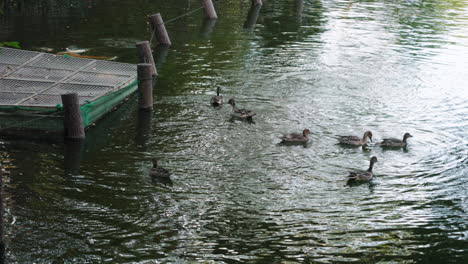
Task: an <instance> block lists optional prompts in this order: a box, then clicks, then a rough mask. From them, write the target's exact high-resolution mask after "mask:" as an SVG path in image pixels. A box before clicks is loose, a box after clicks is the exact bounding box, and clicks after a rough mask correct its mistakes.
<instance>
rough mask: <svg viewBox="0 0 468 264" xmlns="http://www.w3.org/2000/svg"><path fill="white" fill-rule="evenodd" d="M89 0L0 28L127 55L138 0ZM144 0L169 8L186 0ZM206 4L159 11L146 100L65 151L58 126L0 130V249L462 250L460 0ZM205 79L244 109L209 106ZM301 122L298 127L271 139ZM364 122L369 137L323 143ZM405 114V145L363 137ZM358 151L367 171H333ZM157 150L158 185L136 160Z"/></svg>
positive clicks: (464, 111) (116, 258) (379, 255)
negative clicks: (145, 111)
mask: <svg viewBox="0 0 468 264" xmlns="http://www.w3.org/2000/svg"><path fill="white" fill-rule="evenodd" d="M95 2H96V3H93V5H92V6H91V7H89V8H88V7H86V9H84V10H88V11H87V12H84V13H83V14H80V15H79V16H80V17H81V18H80V19H81V20H80V21H83V22H82V23H83V24H82V25H81V26H78V25H75V24H73V23H72V28H73V29H74V30H75V31H73V32H68V33H65V34H64V37H60V38H58V37H54V36H51V35H45V36H41V33H40V32H43V31H44V30H45V29H46V26H47V25H43V24H40V23H39V24H37V25H35V26H34V27H33V28H21V27H20V26H17V27H18V28H13V29H11V30H9V31H7V33H1V34H9V35H7V36H8V37H9V38H15V37H20V35H21V32H23V30H24V31H25V32H27V33H29V34H30V38H31V39H28V41H26V40H24V41H23V42H26V43H27V44H25V45H27V46H30V47H31V49H32V48H34V47H38V46H41V45H47V46H52V47H54V48H55V47H59V46H60V45H62V43H61V41H63V38H64V40H65V41H74V42H75V43H76V45H78V46H80V47H84V48H91V50H93V49H94V51H95V52H99V51H101V52H104V53H109V54H110V55H115V54H118V57H119V58H118V60H120V61H124V62H131V63H137V61H136V60H137V59H136V56H135V50H134V49H133V48H132V47H131V45H128V43H127V42H129V40H133V39H135V41H139V40H142V39H145V38H147V37H148V32H147V31H146V28H145V25H144V16H145V15H146V13H147V11H146V10H141V9H138V8H137V7H138V6H139V5H138V4H139V2H145V3H146V1H136V2H133V1H121V2H119V3H117V2H115V1H106V0H102V1H95ZM110 2H112V4H113V5H115V6H114V8H113V10H114V9H115V10H121V9H122V10H126V12H127V11H128V12H129V13H125V12H123V13H122V14H121V16H120V17H119V18H120V20H119V21H117V22H116V23H119V27H118V28H119V30H115V28H117V26H115V25H112V26H111V25H108V24H106V23H108V22H106V21H105V19H103V18H104V17H107V14H108V13H107V12H108V11H109V10H107V9H106V3H110ZM163 2H164V3H163ZM140 4H141V3H140ZM146 5H149V7H148V10H159V11H160V12H161V13H162V15H163V17H167V19H170V18H173V17H177V16H179V15H181V14H183V13H185V12H187V11H189V10H192V9H194V8H196V7H198V6H199V2H198V1H186V0H179V1H173V2H170V3H169V1H156V2H155V3H150V4H148V3H146ZM216 7H217V11H218V15H219V19H218V20H217V21H216V23H215V24H214V25H211V26H213V28H211V29H210V28H208V29H207V30H206V29H205V30H204V29H203V27H202V26H203V23H202V15H201V13H194V14H193V15H191V16H189V17H184V18H182V19H179V20H175V21H173V22H171V23H168V25H167V28H168V31H169V32H170V34H171V39H172V41H173V43H174V44H173V45H172V46H171V47H170V49H169V50H167V56H166V57H165V58H164V60H163V61H159V65H160V67H159V68H158V72H159V76H158V79H157V81H156V84H155V89H154V101H155V105H154V112H153V115H152V118H151V119H150V120H149V119H148V118H145V117H144V115H142V114H138V112H137V111H136V98H134V97H133V98H132V99H131V100H130V101H129V102H127V103H125V104H124V105H123V106H122V107H121V108H119V109H118V110H117V111H115V112H113V113H111V114H110V115H109V116H108V117H106V118H105V119H104V120H102V121H101V122H99V123H98V124H97V125H96V126H95V127H93V128H91V129H90V130H89V131H88V134H87V139H86V142H85V144H84V146H83V147H81V148H80V147H78V150H73V151H71V153H75V154H76V152H78V155H76V156H77V157H75V156H72V157H73V158H71V160H72V164H73V163H76V161H78V165H79V166H78V169H77V168H76V166H75V167H74V170H70V169H69V165H70V164H68V163H67V162H64V159H65V161H67V160H70V158H69V155H70V153H68V151H67V149H66V148H65V150H64V148H63V146H62V145H61V144H53V145H47V144H41V143H34V144H32V143H28V144H26V143H21V142H10V141H8V142H0V143H1V145H0V147H1V148H0V150H1V152H0V155H3V156H5V157H8V158H9V159H11V160H12V163H14V164H13V165H14V166H15V167H16V168H12V169H11V174H10V175H9V179H8V181H7V182H6V186H5V187H4V189H5V193H6V194H5V195H6V199H7V200H6V203H5V208H6V217H5V221H6V241H7V242H6V243H7V246H8V249H7V259H8V260H9V262H11V263H30V262H31V261H35V262H37V263H50V262H52V261H63V262H65V263H150V261H152V260H156V261H159V262H161V263H184V262H187V263H207V262H208V261H210V260H212V261H213V262H214V263H239V262H240V263H316V262H317V263H338V262H343V263H349V262H366V261H367V262H379V261H382V262H387V261H388V262H392V263H395V262H408V263H431V261H432V263H436V262H437V263H439V262H443V263H462V262H464V261H466V259H467V258H468V251H467V248H468V247H467V245H468V244H467V241H468V229H467V223H468V214H467V212H468V206H467V204H468V201H467V189H468V166H467V164H468V158H467V154H468V134H467V131H468V88H467V87H466V84H467V83H468V73H467V69H468V2H467V1H463V0H459V1H457V0H450V1H442V0H428V1H423V0H411V1H410V0H406V1H404V0H401V1H351V0H349V1H348V0H342V1H319V0H305V1H301V0H296V1H269V0H268V1H265V3H264V5H263V7H262V9H261V10H260V13H259V17H258V18H257V20H256V24H255V25H254V26H248V25H247V26H246V23H245V21H246V19H247V15H248V13H249V7H250V1H239V3H237V2H236V3H234V2H233V1H221V2H220V3H217V5H216ZM159 11H158V12H159ZM75 15H76V14H75ZM57 16H58V17H57V18H56V19H55V20H53V19H52V18H49V19H50V21H51V22H50V23H52V24H53V25H55V24H54V23H59V22H60V21H62V20H63V21H67V18H63V17H60V16H59V15H57ZM71 16H73V14H71ZM83 17H86V21H91V22H85V20H84V18H83ZM135 17H141V18H142V19H141V21H140V20H138V21H139V24H135V23H136V22H135V19H134V18H135ZM14 19H16V21H18V20H21V19H25V18H22V16H21V14H16V13H14V12H13V13H12V14H9V15H8V16H7V19H6V23H7V24H8V23H10V25H11V24H12V23H13V20H14ZM33 19H34V17H33ZM95 21H100V22H102V23H101V24H100V23H96V24H93V23H92V22H95ZM247 24H248V23H247ZM15 25H17V24H15ZM92 25H93V26H92ZM205 26H207V25H206V24H205ZM208 26H209V25H208ZM114 27H115V28H114ZM7 28H12V26H10V27H7ZM131 29H133V30H131ZM1 34H0V36H3V35H1ZM47 34H49V33H47ZM95 35H99V36H102V37H99V38H96V37H95ZM34 36H37V39H34ZM76 36H79V38H78V37H76ZM43 37H48V38H49V39H47V40H45V39H43ZM113 38H115V40H116V41H115V43H112V39H113ZM121 42H122V43H124V44H122V45H120V44H119V43H121ZM130 43H131V41H130ZM118 44H119V45H118ZM102 47H105V49H104V48H102ZM155 51H156V53H157V54H155V56H158V54H160V51H158V50H157V49H155ZM217 85H220V86H221V87H222V95H224V98H225V102H227V99H229V98H235V99H236V102H237V104H238V106H239V107H240V108H248V109H252V110H254V111H255V112H256V113H257V115H256V116H255V117H254V121H255V122H254V123H247V122H242V121H239V120H232V119H231V118H230V116H229V112H230V106H229V105H227V104H225V105H224V106H222V107H221V108H218V109H215V108H212V107H210V105H209V99H210V97H211V96H213V95H215V88H216V86H217ZM304 128H309V129H310V130H311V132H312V134H311V136H310V138H311V141H310V143H309V144H308V145H307V146H305V147H304V146H282V145H280V144H278V143H279V142H280V140H279V138H278V137H279V136H280V135H281V134H282V133H289V132H300V131H302V130H303V129H304ZM366 130H371V131H372V132H373V134H374V138H373V140H374V142H373V143H372V144H371V145H370V146H369V147H368V148H360V147H359V148H346V147H343V146H340V145H337V140H336V136H337V135H357V136H362V134H363V133H364V132H365V131H366ZM405 132H409V133H411V134H412V135H413V136H414V137H413V138H410V139H409V145H408V147H407V148H406V149H396V150H395V149H393V150H385V149H382V148H381V147H380V146H378V145H377V144H374V143H376V142H380V141H381V140H382V139H383V138H388V137H396V138H401V137H402V136H403V134H404V133H405ZM372 156H377V157H378V159H379V161H378V163H376V165H375V167H374V172H375V175H376V177H375V179H373V180H372V182H371V183H366V184H361V185H358V186H351V187H350V186H346V180H347V175H348V171H349V170H354V169H363V170H364V169H367V167H368V165H369V159H370V158H371V157H372ZM152 157H157V158H159V159H160V163H161V165H162V166H164V167H165V168H167V169H169V170H171V171H172V172H173V176H172V185H171V184H168V185H164V184H157V183H156V184H155V183H153V182H152V181H151V179H149V177H148V174H147V173H148V169H149V167H150V166H151V165H150V164H151V162H150V160H151V158H152ZM73 161H74V162H73ZM75 165H76V164H75ZM77 171H78V172H77Z"/></svg>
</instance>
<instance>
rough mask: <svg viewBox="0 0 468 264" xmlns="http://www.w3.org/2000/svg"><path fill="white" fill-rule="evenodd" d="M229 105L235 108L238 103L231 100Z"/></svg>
mask: <svg viewBox="0 0 468 264" xmlns="http://www.w3.org/2000/svg"><path fill="white" fill-rule="evenodd" d="M228 104H230V105H232V106H233V107H234V106H236V102H234V99H232V98H231V99H229V101H228Z"/></svg>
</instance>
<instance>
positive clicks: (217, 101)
mask: <svg viewBox="0 0 468 264" xmlns="http://www.w3.org/2000/svg"><path fill="white" fill-rule="evenodd" d="M220 91H221V87H219V86H218V87H217V88H216V95H215V96H213V97H211V105H212V106H214V107H216V106H220V105H222V104H223V103H224V99H223V96H222V95H219V92H220Z"/></svg>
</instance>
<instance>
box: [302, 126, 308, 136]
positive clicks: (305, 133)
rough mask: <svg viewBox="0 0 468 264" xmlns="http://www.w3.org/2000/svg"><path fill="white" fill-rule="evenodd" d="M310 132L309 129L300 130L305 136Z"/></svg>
mask: <svg viewBox="0 0 468 264" xmlns="http://www.w3.org/2000/svg"><path fill="white" fill-rule="evenodd" d="M309 134H310V130H309V129H307V128H306V129H304V131H302V135H304V137H307V135H309Z"/></svg>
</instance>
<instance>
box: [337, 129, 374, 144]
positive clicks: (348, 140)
mask: <svg viewBox="0 0 468 264" xmlns="http://www.w3.org/2000/svg"><path fill="white" fill-rule="evenodd" d="M368 139H369V140H370V141H371V142H372V132H370V131H366V132H365V133H364V135H363V136H362V138H359V137H357V136H339V137H338V141H339V142H340V144H345V145H353V146H362V145H367V140H368Z"/></svg>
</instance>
